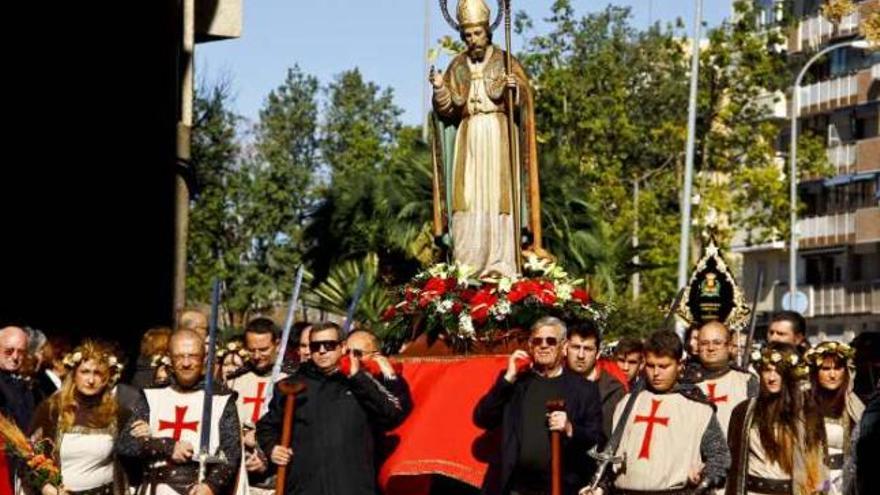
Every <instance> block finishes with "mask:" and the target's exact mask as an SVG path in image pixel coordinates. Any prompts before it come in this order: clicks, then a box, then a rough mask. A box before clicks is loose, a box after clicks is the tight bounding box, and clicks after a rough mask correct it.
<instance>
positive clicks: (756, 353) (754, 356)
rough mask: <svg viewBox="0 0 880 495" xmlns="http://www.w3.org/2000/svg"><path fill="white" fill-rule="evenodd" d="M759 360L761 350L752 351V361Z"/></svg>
mask: <svg viewBox="0 0 880 495" xmlns="http://www.w3.org/2000/svg"><path fill="white" fill-rule="evenodd" d="M760 360H761V351H752V361H760Z"/></svg>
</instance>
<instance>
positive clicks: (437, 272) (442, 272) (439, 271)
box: [428, 263, 449, 278]
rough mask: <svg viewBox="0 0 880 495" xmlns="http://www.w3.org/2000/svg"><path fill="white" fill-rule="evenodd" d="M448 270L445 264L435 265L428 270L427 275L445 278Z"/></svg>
mask: <svg viewBox="0 0 880 495" xmlns="http://www.w3.org/2000/svg"><path fill="white" fill-rule="evenodd" d="M448 270H449V266H448V265H447V264H446V263H437V264H436V265H434V266H432V267H431V268H428V273H430V274H431V276H432V277H442V278H446V273H447V271H448Z"/></svg>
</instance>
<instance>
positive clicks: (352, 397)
mask: <svg viewBox="0 0 880 495" xmlns="http://www.w3.org/2000/svg"><path fill="white" fill-rule="evenodd" d="M285 381H291V382H301V383H303V384H305V386H306V389H305V390H304V391H303V392H301V393H300V394H299V395H297V398H296V410H295V412H294V418H293V435H292V439H293V440H292V442H291V448H292V449H293V452H294V454H293V459H292V461H291V464H290V465H289V466H288V471H287V480H286V483H287V485H286V488H285V493H286V494H288V495H295V494H309V495H375V494H376V493H378V489H377V485H376V472H377V471H376V465H375V448H376V445H375V437H374V434H375V432H376V431H377V430H382V431H387V430H390V429H392V428H394V427H396V426H398V425H399V424H400V423H401V422H403V420H404V419H405V416H406V415H405V411H404V408H403V407H402V406H401V403H400V401H399V399H398V398H396V397H395V396H394V395H393V394H392V393H391V392H389V391H388V390H387V389H385V387H383V386H382V385H380V384H379V382H377V381H376V380H375V379H374V378H372V377H371V376H369V375H368V374H367V373H365V372H363V371H360V372H358V373H357V374H355V375H354V376H352V377H351V378H349V377H346V376H343V375H342V374H341V373H334V374H332V375H330V376H327V375H324V374H323V373H321V372H320V370H318V369H317V368H316V367H315V365H314V364H313V363H311V362H309V363H305V364H303V365H302V366H301V367H300V368H299V369H298V370H297V372H296V373H294V374H293V375H291V376H289V377H287V378H285ZM284 402H285V397H284V395H283V394H282V393H281V392H280V391H279V390H278V387H277V386H276V389H275V392H274V394H273V396H272V401H271V402H270V403H269V411H268V412H267V413H266V414H265V415H264V416H263V417H262V418H260V421H259V422H258V423H257V443H259V444H260V448H262V449H263V451H264V452H266V455H267V456H270V457H271V453H272V449H273V448H274V447H275V446H277V445H278V444H279V443H280V439H281V431H282V426H283V425H282V422H283V418H284Z"/></svg>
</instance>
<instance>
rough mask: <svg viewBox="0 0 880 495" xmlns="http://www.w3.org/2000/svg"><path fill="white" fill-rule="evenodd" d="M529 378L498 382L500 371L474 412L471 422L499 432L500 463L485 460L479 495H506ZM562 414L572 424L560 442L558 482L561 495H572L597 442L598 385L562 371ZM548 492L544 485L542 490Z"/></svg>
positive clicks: (586, 475)
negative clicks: (559, 477)
mask: <svg viewBox="0 0 880 495" xmlns="http://www.w3.org/2000/svg"><path fill="white" fill-rule="evenodd" d="M534 379H535V375H534V374H533V373H531V372H530V373H527V374H526V375H524V376H521V377H519V378H518V379H517V380H516V381H515V382H514V383H510V382H508V381H507V380H505V379H504V372H503V371H502V372H501V373H500V374H499V376H498V379H497V380H496V381H495V385H494V386H493V387H492V389H491V390H489V393H488V394H486V395H485V396H484V397H483V398H482V399H480V402H479V403H478V404H477V408H476V410H475V411H474V423H476V424H477V426H479V427H480V428H483V429H487V430H489V429H494V428H497V427H498V426H501V428H502V433H501V434H502V440H501V442H502V443H501V452H500V459H499V458H497V457H496V458H495V459H493V460H491V461H490V466H489V472H488V473H487V474H486V480H485V482H484V483H483V493H485V494H489V495H495V494H505V495H506V494H507V493H509V492H510V489H511V487H510V486H509V484H510V481H511V479H512V475H513V471H514V467H515V466H516V464H517V456H518V455H519V451H520V441H521V438H522V402H523V398H524V396H525V391H526V389H527V388H528V387H529V385H530V384H531V383H532V382H533V381H534ZM562 389H563V395H564V397H563V398H564V399H565V410H566V413H567V414H568V420H569V421H570V422H571V424H572V429H573V434H572V436H571V438H568V437H567V436H566V435H565V434H563V435H562V438H563V447H562V449H563V452H562V457H563V473H562V476H563V484H564V489H565V493H566V494H575V493H577V491H578V490H579V489H580V488H583V486H584V485H586V484H587V483H588V482H589V480H590V477H591V476H592V474H593V471H594V470H595V468H596V463H595V461H593V460H592V458H590V457H589V456H588V455H587V451H588V450H589V449H590V448H592V447H593V446H594V445H596V444H598V443H600V442H602V441H603V435H602V401H601V398H600V397H599V388H598V386H597V385H596V384H595V383H593V382H590V381H587V380H584V378H583V377H582V376H580V375H577V374H575V373H572V372H570V371H568V370H565V371H563V374H562ZM548 490H549V487H548Z"/></svg>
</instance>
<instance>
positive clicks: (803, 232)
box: [797, 212, 856, 248]
mask: <svg viewBox="0 0 880 495" xmlns="http://www.w3.org/2000/svg"><path fill="white" fill-rule="evenodd" d="M797 230H798V235H799V241H798V246H800V247H802V248H803V247H816V246H826V245H834V244H848V243H851V242H854V241H855V233H856V214H855V213H854V212H853V213H839V214H837V215H825V216H821V217H811V218H803V219H801V220H798V223H797Z"/></svg>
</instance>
